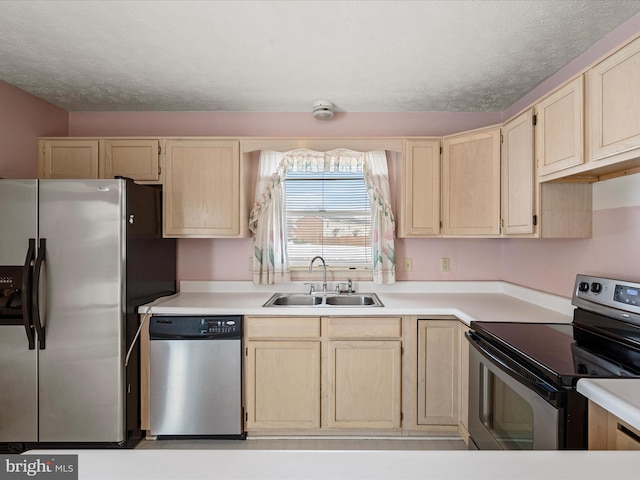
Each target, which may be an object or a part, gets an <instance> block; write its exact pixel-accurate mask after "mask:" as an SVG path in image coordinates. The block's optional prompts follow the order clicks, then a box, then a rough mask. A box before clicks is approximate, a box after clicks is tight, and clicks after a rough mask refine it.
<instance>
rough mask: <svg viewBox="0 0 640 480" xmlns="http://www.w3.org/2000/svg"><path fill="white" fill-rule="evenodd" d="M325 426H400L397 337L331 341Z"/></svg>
mask: <svg viewBox="0 0 640 480" xmlns="http://www.w3.org/2000/svg"><path fill="white" fill-rule="evenodd" d="M328 374H329V381H328V393H327V395H326V397H327V398H328V402H329V408H328V412H329V413H328V419H327V426H328V427H329V428H366V429H380V428H400V412H401V402H400V391H401V349H400V341H399V340H383V341H331V342H329V358H328Z"/></svg>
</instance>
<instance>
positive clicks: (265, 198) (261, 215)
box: [249, 151, 291, 285]
mask: <svg viewBox="0 0 640 480" xmlns="http://www.w3.org/2000/svg"><path fill="white" fill-rule="evenodd" d="M282 158H283V154H282V153H280V152H271V151H263V152H260V164H259V166H258V179H257V181H256V199H255V204H254V207H253V210H252V211H251V215H250V216H249V229H250V230H251V232H252V234H253V283H254V284H256V285H270V284H278V283H289V282H290V281H291V272H290V270H289V260H288V258H287V231H286V224H285V223H284V196H283V194H282V176H281V173H282V172H281V168H280V165H281V164H282Z"/></svg>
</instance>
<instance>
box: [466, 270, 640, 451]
mask: <svg viewBox="0 0 640 480" xmlns="http://www.w3.org/2000/svg"><path fill="white" fill-rule="evenodd" d="M572 304H573V305H574V306H575V307H576V308H575V310H574V314H573V322H572V323H571V324H549V323H518V322H513V323H502V322H471V329H470V331H469V332H468V333H467V339H468V340H469V343H470V345H471V348H470V351H469V433H470V437H471V438H470V442H469V447H470V448H477V449H480V450H489V449H510V450H555V449H584V448H587V399H586V398H585V397H584V396H582V395H581V394H580V393H578V392H577V390H576V384H577V382H578V380H579V379H580V378H587V377H588V378H612V377H617V378H621V377H628V378H638V377H640V283H634V282H628V281H622V280H613V279H608V278H599V277H592V276H587V275H577V277H576V282H575V288H574V292H573V297H572Z"/></svg>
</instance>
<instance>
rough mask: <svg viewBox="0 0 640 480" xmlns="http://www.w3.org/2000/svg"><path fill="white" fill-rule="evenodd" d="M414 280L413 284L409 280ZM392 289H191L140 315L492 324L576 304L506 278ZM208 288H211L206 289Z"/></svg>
mask: <svg viewBox="0 0 640 480" xmlns="http://www.w3.org/2000/svg"><path fill="white" fill-rule="evenodd" d="M407 283H409V282H407ZM410 283H411V286H410V287H409V286H407V285H404V286H401V287H396V288H395V289H389V288H387V289H386V290H385V289H384V287H382V288H375V287H371V286H367V287H366V289H362V288H359V289H358V292H361V293H368V292H375V293H376V294H377V295H378V297H379V298H380V300H381V301H382V303H383V304H384V307H329V306H320V307H263V306H262V305H263V304H264V303H266V302H267V300H269V298H270V297H271V295H272V294H273V293H275V292H276V291H281V292H297V293H300V292H301V290H300V289H299V287H298V289H297V290H295V288H296V287H289V286H287V285H284V286H280V290H270V291H252V290H250V289H249V290H246V291H240V290H242V289H243V287H244V286H239V288H238V290H236V291H233V290H231V289H229V287H227V289H226V290H225V291H216V290H215V288H213V289H210V291H198V289H197V288H194V287H193V285H190V286H189V288H188V289H187V291H185V289H183V290H182V291H181V292H180V293H178V294H176V295H172V296H170V297H163V298H160V299H158V300H156V301H155V302H152V303H150V304H147V305H143V306H141V307H140V308H139V309H138V312H139V313H147V312H148V313H151V314H157V315H273V316H287V315H289V316H291V315H296V316H298V315H300V316H307V315H310V316H314V315H317V316H346V315H367V316H386V315H420V316H423V315H424V316H428V315H455V316H456V317H458V318H459V319H460V320H462V321H463V322H465V323H467V324H468V323H470V322H471V321H473V320H478V321H492V322H535V323H570V322H571V321H572V317H571V312H572V311H573V307H572V306H571V304H570V300H569V299H565V298H562V297H557V296H555V295H550V294H546V293H541V292H537V291H532V290H528V289H524V288H522V287H517V286H512V285H508V284H507V285H504V284H503V283H502V282H461V283H459V282H450V285H446V282H438V285H437V288H433V285H432V284H430V283H429V282H415V283H414V282H410ZM203 290H206V289H203Z"/></svg>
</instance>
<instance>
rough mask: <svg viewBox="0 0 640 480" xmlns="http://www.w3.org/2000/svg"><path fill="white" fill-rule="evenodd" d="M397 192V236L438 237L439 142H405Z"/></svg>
mask: <svg viewBox="0 0 640 480" xmlns="http://www.w3.org/2000/svg"><path fill="white" fill-rule="evenodd" d="M398 192H399V199H398V200H399V201H398V237H400V238H403V237H425V236H432V235H439V234H440V139H420V140H418V139H416V140H406V141H405V142H404V157H403V159H402V162H401V171H400V172H399V174H398Z"/></svg>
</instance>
